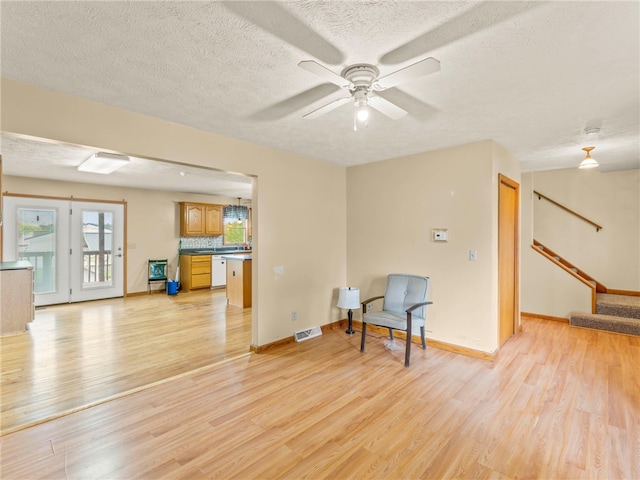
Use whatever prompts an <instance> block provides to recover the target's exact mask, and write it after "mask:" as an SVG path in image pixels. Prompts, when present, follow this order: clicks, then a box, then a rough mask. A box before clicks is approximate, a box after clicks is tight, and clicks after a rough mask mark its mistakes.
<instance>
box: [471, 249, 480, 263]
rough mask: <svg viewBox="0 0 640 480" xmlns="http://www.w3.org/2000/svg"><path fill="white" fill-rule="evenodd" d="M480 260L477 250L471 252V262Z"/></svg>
mask: <svg viewBox="0 0 640 480" xmlns="http://www.w3.org/2000/svg"><path fill="white" fill-rule="evenodd" d="M476 260H478V251H477V250H469V261H470V262H475V261H476Z"/></svg>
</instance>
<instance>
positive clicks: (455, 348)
mask: <svg viewBox="0 0 640 480" xmlns="http://www.w3.org/2000/svg"><path fill="white" fill-rule="evenodd" d="M347 326H348V320H347V319H346V318H345V319H342V320H338V321H336V322H332V323H328V324H326V325H321V326H320V328H321V329H322V332H323V333H324V332H328V331H330V330H336V329H346V328H347ZM353 326H354V327H358V328H359V329H360V330H359V331H356V334H357V333H360V332H362V322H359V321H357V320H354V321H353ZM369 331H372V332H376V333H380V334H382V335H388V333H389V330H387V329H386V328H383V327H378V326H376V325H368V326H367V332H369ZM393 335H394V336H395V337H397V338H401V339H403V340H406V338H407V334H406V333H405V332H402V331H394V333H393ZM411 341H412V342H413V343H418V344H420V341H421V340H420V337H419V336H417V335H412V337H411ZM293 342H295V339H294V337H293V336H291V337H286V338H283V339H281V340H276V341H275V342H271V343H267V344H265V345H260V346H257V345H251V347H250V350H251V351H252V352H254V353H264V352H266V351H267V350H271V349H272V348H275V347H279V346H281V345H286V344H288V343H293ZM427 345H428V346H430V347H435V348H438V349H440V350H446V351H448V352H453V353H459V354H461V355H465V356H467V357H473V358H480V359H482V360H490V361H493V360H495V359H496V355H497V353H487V352H483V351H481V350H474V349H473V348H467V347H461V346H460V345H453V344H451V343H445V342H440V341H438V340H429V339H427Z"/></svg>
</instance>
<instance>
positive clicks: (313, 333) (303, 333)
mask: <svg viewBox="0 0 640 480" xmlns="http://www.w3.org/2000/svg"><path fill="white" fill-rule="evenodd" d="M320 335H322V330H321V329H320V327H311V328H308V329H306V330H300V331H298V332H294V333H293V336H294V338H295V339H296V342H304V341H305V340H309V339H310V338H313V337H319V336H320Z"/></svg>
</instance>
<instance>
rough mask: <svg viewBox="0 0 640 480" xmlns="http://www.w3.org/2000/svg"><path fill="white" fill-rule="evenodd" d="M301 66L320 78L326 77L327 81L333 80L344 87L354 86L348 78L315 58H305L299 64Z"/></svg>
mask: <svg viewBox="0 0 640 480" xmlns="http://www.w3.org/2000/svg"><path fill="white" fill-rule="evenodd" d="M298 66H299V67H300V68H303V69H304V70H306V71H307V72H311V73H313V74H314V75H317V76H318V77H320V78H323V79H325V80H326V81H327V82H331V83H333V84H335V85H338V86H339V87H342V88H352V87H353V84H352V83H351V82H350V81H349V80H347V79H346V78H343V77H341V76H340V75H338V74H337V73H334V72H332V71H331V70H329V69H328V68H326V67H323V66H322V65H320V64H319V63H318V62H314V61H313V60H303V61H302V62H300V63H299V64H298Z"/></svg>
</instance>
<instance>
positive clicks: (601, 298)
mask: <svg viewBox="0 0 640 480" xmlns="http://www.w3.org/2000/svg"><path fill="white" fill-rule="evenodd" d="M596 312H597V313H600V314H602V315H611V316H615V317H625V318H634V319H638V320H640V297H635V296H631V295H613V294H609V293H599V294H598V295H597V297H596Z"/></svg>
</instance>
